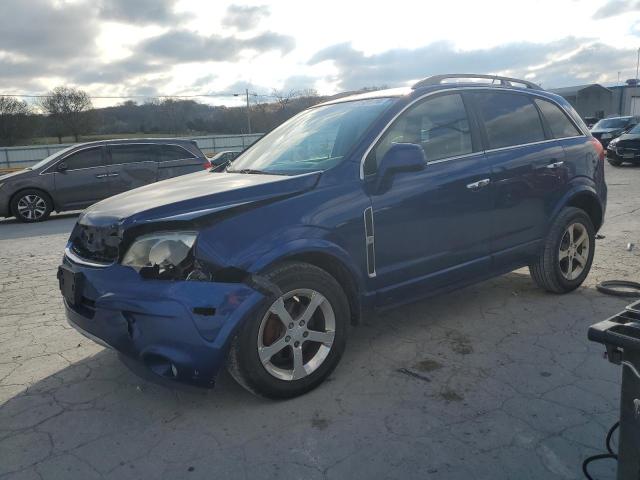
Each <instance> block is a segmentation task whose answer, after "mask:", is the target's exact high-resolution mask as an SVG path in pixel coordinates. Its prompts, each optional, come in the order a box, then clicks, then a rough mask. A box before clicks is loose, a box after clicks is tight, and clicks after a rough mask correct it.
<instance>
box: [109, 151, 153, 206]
mask: <svg viewBox="0 0 640 480" xmlns="http://www.w3.org/2000/svg"><path fill="white" fill-rule="evenodd" d="M156 159H157V155H156V149H155V145H154V144H148V143H123V144H119V145H108V146H107V176H108V179H109V190H110V192H111V194H112V195H116V194H118V193H121V192H126V191H127V190H131V189H133V188H137V187H142V186H143V185H147V184H149V183H153V182H155V181H156V180H157V179H158V162H157V161H156Z"/></svg>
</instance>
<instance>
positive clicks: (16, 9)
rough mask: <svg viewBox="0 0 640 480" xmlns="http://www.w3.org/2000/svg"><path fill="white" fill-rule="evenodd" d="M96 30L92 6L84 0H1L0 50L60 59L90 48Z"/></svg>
mask: <svg viewBox="0 0 640 480" xmlns="http://www.w3.org/2000/svg"><path fill="white" fill-rule="evenodd" d="M98 30H99V25H98V22H97V19H96V16H95V12H94V10H93V9H92V8H91V7H90V6H89V5H87V4H84V3H64V4H60V3H56V4H52V3H51V2H48V1H46V0H32V1H29V2H26V1H24V0H4V1H3V2H2V14H0V51H5V52H10V53H11V54H13V55H19V56H23V57H29V58H39V59H46V60H51V59H52V58H54V57H55V58H56V59H57V60H58V61H64V60H66V59H67V58H70V57H73V56H77V55H80V54H83V53H88V52H91V51H92V50H93V49H94V48H95V36H96V31H98ZM3 73H4V72H3ZM0 75H2V74H0Z"/></svg>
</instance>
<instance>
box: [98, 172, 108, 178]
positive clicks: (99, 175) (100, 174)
mask: <svg viewBox="0 0 640 480" xmlns="http://www.w3.org/2000/svg"><path fill="white" fill-rule="evenodd" d="M106 176H107V174H106V173H97V174H96V178H104V177H106Z"/></svg>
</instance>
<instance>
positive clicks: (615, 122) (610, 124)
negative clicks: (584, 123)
mask: <svg viewBox="0 0 640 480" xmlns="http://www.w3.org/2000/svg"><path fill="white" fill-rule="evenodd" d="M628 123H629V119H628V118H607V119H605V120H600V121H599V122H598V123H596V124H595V125H594V126H593V129H594V130H596V129H599V128H624V127H626V126H627V124H628Z"/></svg>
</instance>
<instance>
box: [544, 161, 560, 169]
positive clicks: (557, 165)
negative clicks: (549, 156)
mask: <svg viewBox="0 0 640 480" xmlns="http://www.w3.org/2000/svg"><path fill="white" fill-rule="evenodd" d="M562 165H564V162H563V161H560V162H553V163H550V164H549V165H547V166H546V167H545V168H560V167H561V166H562Z"/></svg>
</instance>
